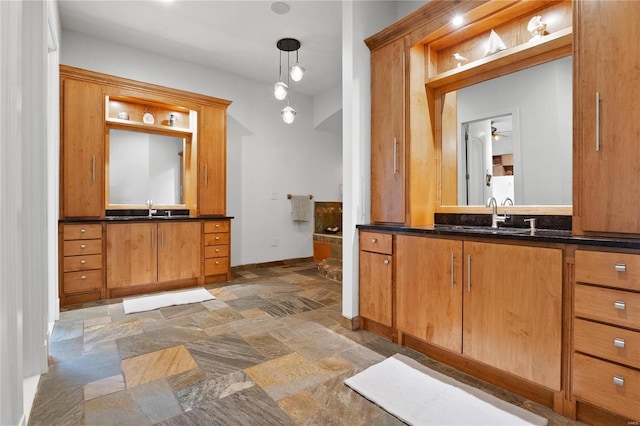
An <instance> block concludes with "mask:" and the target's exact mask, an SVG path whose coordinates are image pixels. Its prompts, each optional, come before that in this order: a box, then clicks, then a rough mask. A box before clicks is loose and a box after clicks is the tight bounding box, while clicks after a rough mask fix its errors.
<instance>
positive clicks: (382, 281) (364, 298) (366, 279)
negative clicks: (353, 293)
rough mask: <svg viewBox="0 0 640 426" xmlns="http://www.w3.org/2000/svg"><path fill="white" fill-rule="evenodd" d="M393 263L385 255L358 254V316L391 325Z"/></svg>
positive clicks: (364, 252)
mask: <svg viewBox="0 0 640 426" xmlns="http://www.w3.org/2000/svg"><path fill="white" fill-rule="evenodd" d="M392 280H393V263H392V257H391V256H390V255H387V254H380V253H371V252H368V251H361V252H360V290H359V291H360V316H363V317H365V318H368V319H370V320H373V321H375V322H378V323H380V324H383V325H386V326H389V327H391V326H392V325H393V311H392V306H393V305H392V298H393V287H392V282H393V281H392Z"/></svg>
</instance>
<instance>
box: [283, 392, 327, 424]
mask: <svg viewBox="0 0 640 426" xmlns="http://www.w3.org/2000/svg"><path fill="white" fill-rule="evenodd" d="M278 405H279V406H280V408H282V409H283V410H284V412H285V413H287V414H288V415H289V417H291V419H292V420H293V421H294V422H296V423H302V422H303V421H304V420H306V419H308V418H309V417H311V416H313V415H314V414H315V413H316V412H317V411H318V410H320V408H321V407H320V404H318V402H317V401H316V400H315V399H314V398H313V397H312V396H311V395H310V394H309V393H308V392H305V391H302V392H300V393H297V394H295V395H291V396H288V397H286V398H284V399H281V400H280V401H278Z"/></svg>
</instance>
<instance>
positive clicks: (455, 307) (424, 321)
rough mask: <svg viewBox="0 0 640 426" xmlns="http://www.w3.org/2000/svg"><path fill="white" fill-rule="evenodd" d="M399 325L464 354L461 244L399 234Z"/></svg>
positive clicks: (397, 302) (397, 312) (397, 305)
mask: <svg viewBox="0 0 640 426" xmlns="http://www.w3.org/2000/svg"><path fill="white" fill-rule="evenodd" d="M396 241H397V244H396V326H397V328H398V330H400V331H402V332H404V333H408V334H411V335H413V336H415V337H419V338H420V339H423V340H426V341H428V342H430V343H433V344H435V345H438V346H441V347H443V348H446V349H448V350H451V351H454V352H457V353H461V352H462V284H463V279H462V241H456V240H444V239H437V238H425V237H416V236H406V235H399V236H398V237H397V240H396Z"/></svg>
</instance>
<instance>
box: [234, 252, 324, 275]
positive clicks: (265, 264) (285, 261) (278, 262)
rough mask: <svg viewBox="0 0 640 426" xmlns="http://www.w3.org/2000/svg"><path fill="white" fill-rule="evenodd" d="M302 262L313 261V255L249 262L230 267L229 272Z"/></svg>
mask: <svg viewBox="0 0 640 426" xmlns="http://www.w3.org/2000/svg"><path fill="white" fill-rule="evenodd" d="M304 262H313V256H311V257H298V258H295V259H283V260H274V261H271V262H263V263H249V264H246V265H237V266H232V267H231V272H232V273H233V272H237V271H246V270H249V269H258V268H273V267H277V266H288V265H293V264H296V263H304Z"/></svg>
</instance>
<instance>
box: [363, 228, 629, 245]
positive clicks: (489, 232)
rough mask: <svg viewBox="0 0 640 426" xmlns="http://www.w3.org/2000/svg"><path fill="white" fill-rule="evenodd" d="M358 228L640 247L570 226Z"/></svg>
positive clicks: (622, 239)
mask: <svg viewBox="0 0 640 426" xmlns="http://www.w3.org/2000/svg"><path fill="white" fill-rule="evenodd" d="M356 228H358V229H361V230H365V231H378V232H393V233H399V234H405V235H446V236H460V237H474V238H475V237H487V238H492V239H508V240H518V241H534V242H539V243H560V244H574V245H587V246H599V247H614V248H626V249H640V239H632V238H609V237H592V236H583V235H573V234H572V233H571V231H568V230H558V229H536V230H535V231H531V230H530V229H528V228H509V227H505V228H498V229H493V228H491V227H490V226H466V225H438V224H436V225H425V226H404V225H378V224H367V225H356Z"/></svg>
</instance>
